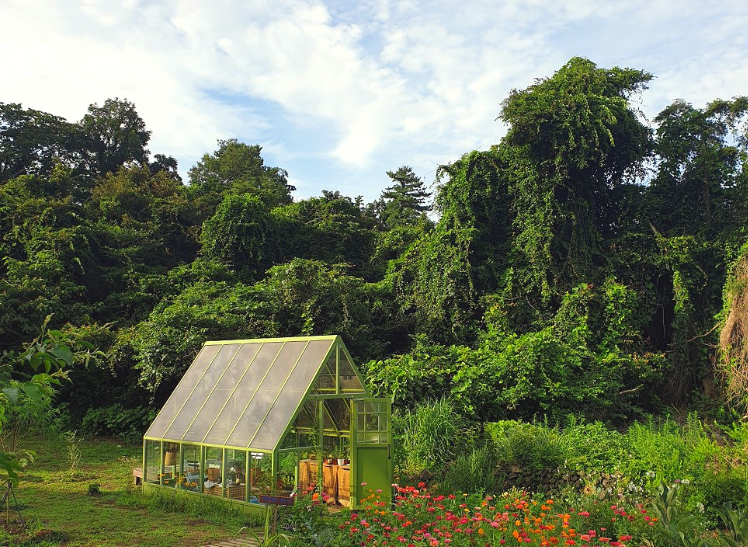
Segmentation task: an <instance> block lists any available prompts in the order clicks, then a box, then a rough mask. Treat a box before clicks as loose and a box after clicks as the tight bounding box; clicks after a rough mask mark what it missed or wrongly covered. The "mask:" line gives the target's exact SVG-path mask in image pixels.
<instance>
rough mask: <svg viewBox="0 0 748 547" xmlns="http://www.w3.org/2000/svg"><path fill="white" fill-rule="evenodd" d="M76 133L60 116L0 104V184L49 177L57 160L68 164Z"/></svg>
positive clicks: (73, 153) (9, 104)
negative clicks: (35, 176) (22, 176)
mask: <svg viewBox="0 0 748 547" xmlns="http://www.w3.org/2000/svg"><path fill="white" fill-rule="evenodd" d="M75 131H76V127H75V126H74V125H73V124H70V123H68V122H66V121H65V120H64V119H63V118H60V117H59V116H53V115H52V114H47V113H46V112H41V111H39V110H33V109H30V108H28V109H24V108H23V107H22V106H21V105H20V104H16V103H0V184H2V183H4V182H6V181H8V180H10V179H12V178H15V177H19V176H21V175H49V174H50V173H51V172H52V169H53V167H54V164H55V161H56V160H57V161H61V162H62V163H64V164H68V165H69V164H71V163H72V162H73V158H74V157H75V151H74V150H73V148H72V147H71V141H72V140H73V137H74V134H75Z"/></svg>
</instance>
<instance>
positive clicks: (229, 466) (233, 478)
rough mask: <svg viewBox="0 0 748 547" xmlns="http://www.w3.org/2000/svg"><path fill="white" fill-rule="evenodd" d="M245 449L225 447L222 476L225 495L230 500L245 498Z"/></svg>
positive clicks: (243, 499)
mask: <svg viewBox="0 0 748 547" xmlns="http://www.w3.org/2000/svg"><path fill="white" fill-rule="evenodd" d="M246 470H247V451H246V450H234V449H232V448H227V449H226V466H225V468H224V473H223V476H224V477H226V497H227V498H231V499H232V500H239V501H246V499H247V497H246V496H247V478H246V477H247V473H246Z"/></svg>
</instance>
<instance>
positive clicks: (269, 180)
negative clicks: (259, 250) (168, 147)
mask: <svg viewBox="0 0 748 547" xmlns="http://www.w3.org/2000/svg"><path fill="white" fill-rule="evenodd" d="M261 151H262V147H261V146H260V145H257V144H255V145H253V146H250V145H247V144H244V143H241V142H239V141H237V140H236V139H228V140H219V141H218V150H216V151H215V152H213V154H205V155H204V156H203V157H202V159H201V160H200V161H199V162H198V163H197V164H196V165H195V166H194V167H193V168H192V169H190V171H189V178H190V189H191V191H192V192H193V193H194V194H195V195H197V196H210V195H212V196H214V197H213V199H214V201H215V203H216V204H217V202H218V201H220V199H219V198H218V196H220V195H222V194H223V193H224V192H230V193H233V194H252V195H254V196H257V197H259V198H260V199H261V200H262V201H263V202H265V203H266V204H267V205H268V206H270V207H275V206H277V205H282V204H286V203H291V202H292V201H293V199H292V198H291V192H293V191H294V190H296V188H295V187H293V186H291V185H290V184H288V173H286V171H284V170H283V169H280V168H279V167H268V166H266V165H265V162H264V160H263V159H262V156H260V152H261Z"/></svg>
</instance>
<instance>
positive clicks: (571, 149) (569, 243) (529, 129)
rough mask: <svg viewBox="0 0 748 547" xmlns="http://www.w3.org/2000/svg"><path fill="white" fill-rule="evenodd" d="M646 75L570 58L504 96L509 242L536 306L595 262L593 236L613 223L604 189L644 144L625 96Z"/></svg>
mask: <svg viewBox="0 0 748 547" xmlns="http://www.w3.org/2000/svg"><path fill="white" fill-rule="evenodd" d="M651 78H652V76H651V74H649V73H647V72H644V71H641V70H633V69H628V68H623V69H622V68H612V69H603V68H598V67H597V66H596V65H595V64H594V63H592V62H591V61H589V60H587V59H581V58H574V59H571V60H570V61H569V62H568V63H566V64H565V65H564V66H563V67H562V68H561V69H560V70H559V71H558V72H556V73H555V74H554V75H553V76H552V77H550V78H546V79H542V80H539V81H538V82H537V83H535V84H533V85H531V86H530V87H528V88H527V89H524V90H513V91H512V92H511V93H510V95H509V97H508V98H507V99H506V100H505V101H504V103H503V110H502V112H501V116H500V117H501V119H502V120H504V121H505V122H507V123H508V124H509V131H508V133H507V135H506V137H505V138H504V140H503V142H502V143H501V145H500V147H501V148H502V149H503V150H502V156H503V157H504V158H505V159H506V161H507V162H508V163H509V164H510V165H511V167H512V169H513V171H514V172H513V174H512V176H511V184H510V192H511V195H512V202H513V208H514V211H515V214H516V215H515V221H514V224H515V230H516V234H517V236H516V240H515V248H516V250H517V251H518V252H519V254H520V256H521V257H522V261H523V262H524V264H523V265H522V268H523V269H524V270H525V275H524V277H525V279H524V280H523V283H524V284H525V286H526V289H527V290H528V291H532V292H534V293H535V298H536V299H537V300H536V302H537V303H536V305H546V304H549V303H553V304H555V305H557V304H558V303H559V301H560V298H561V296H562V294H563V293H564V292H565V291H566V290H568V289H570V288H571V287H572V286H574V285H575V284H576V283H578V282H580V281H583V280H586V279H588V278H589V276H592V275H593V274H594V272H595V271H596V270H597V269H598V268H599V267H600V266H601V265H602V264H604V256H603V253H602V246H601V241H602V238H604V237H606V236H609V235H611V234H614V233H616V231H617V229H618V218H617V214H616V213H617V210H616V207H614V206H613V205H614V203H615V202H614V201H613V200H612V199H611V198H612V195H613V194H612V192H613V189H615V188H617V187H620V186H623V185H626V184H632V183H635V182H637V181H638V180H639V177H640V176H641V175H642V174H643V171H642V162H643V160H644V158H646V157H647V155H648V154H649V153H650V150H651V134H650V133H651V132H650V130H649V128H648V127H647V126H645V125H644V124H643V123H642V120H641V119H640V117H639V115H638V113H637V112H636V111H635V110H634V109H633V108H632V107H631V105H630V103H629V97H630V96H631V95H632V94H634V93H637V92H639V91H641V90H643V89H644V88H645V87H646V84H647V82H648V81H649V80H651Z"/></svg>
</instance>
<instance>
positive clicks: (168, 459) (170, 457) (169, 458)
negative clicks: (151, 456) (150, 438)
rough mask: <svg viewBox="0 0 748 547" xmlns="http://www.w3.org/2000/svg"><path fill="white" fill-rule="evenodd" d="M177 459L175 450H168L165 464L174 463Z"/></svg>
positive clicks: (165, 455)
mask: <svg viewBox="0 0 748 547" xmlns="http://www.w3.org/2000/svg"><path fill="white" fill-rule="evenodd" d="M175 460H176V458H175V457H174V452H167V453H166V454H164V465H174V461H175Z"/></svg>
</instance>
